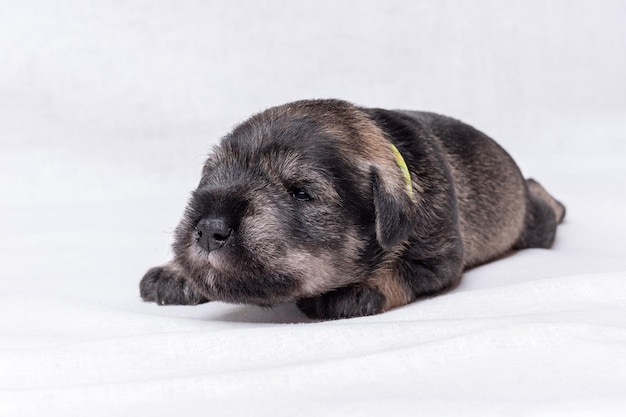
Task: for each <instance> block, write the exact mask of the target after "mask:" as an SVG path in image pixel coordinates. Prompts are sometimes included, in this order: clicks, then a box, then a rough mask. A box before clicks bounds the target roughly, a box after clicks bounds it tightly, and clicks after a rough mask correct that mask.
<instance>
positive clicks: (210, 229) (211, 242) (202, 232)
mask: <svg viewBox="0 0 626 417" xmlns="http://www.w3.org/2000/svg"><path fill="white" fill-rule="evenodd" d="M195 232H196V242H198V244H199V245H200V246H201V247H203V248H204V249H206V250H207V251H209V252H211V251H214V250H217V249H219V248H221V247H222V246H224V244H225V243H226V242H227V241H228V240H229V239H231V238H232V236H233V228H232V227H231V226H230V225H229V224H228V223H227V222H226V220H224V219H220V218H206V219H202V220H200V221H199V222H198V224H197V225H196V228H195Z"/></svg>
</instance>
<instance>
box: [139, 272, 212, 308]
mask: <svg viewBox="0 0 626 417" xmlns="http://www.w3.org/2000/svg"><path fill="white" fill-rule="evenodd" d="M139 293H140V295H141V298H143V300H144V301H154V302H156V303H157V304H161V305H166V304H181V305H194V304H201V303H206V302H207V301H210V300H209V299H207V298H206V297H205V296H204V295H202V294H201V293H200V292H199V291H198V290H197V289H196V288H195V287H194V286H193V285H191V283H190V282H189V280H188V279H187V277H186V276H185V274H184V272H183V271H182V268H181V267H180V266H178V265H177V264H176V263H175V262H169V263H167V264H165V265H163V266H155V267H154V268H151V269H150V270H149V271H148V272H146V274H145V275H144V276H143V278H142V279H141V282H140V283H139Z"/></svg>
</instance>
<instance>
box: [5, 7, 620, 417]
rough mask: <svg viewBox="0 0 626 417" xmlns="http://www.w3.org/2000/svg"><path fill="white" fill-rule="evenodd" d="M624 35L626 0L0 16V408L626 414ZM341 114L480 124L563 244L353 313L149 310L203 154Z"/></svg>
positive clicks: (54, 10) (48, 10)
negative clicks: (146, 281)
mask: <svg viewBox="0 0 626 417" xmlns="http://www.w3.org/2000/svg"><path fill="white" fill-rule="evenodd" d="M625 22H626V2H624V1H617V0H615V1H609V0H602V1H591V0H589V1H487V0H484V1H461V0H458V1H229V2H226V1H222V2H217V1H215V2H202V1H192V0H182V1H135V2H130V1H91V2H82V1H45V0H40V1H28V0H26V1H11V0H2V1H0V196H1V200H0V236H1V237H0V253H1V256H2V270H1V271H0V297H1V298H2V299H1V302H0V317H2V319H1V320H0V349H1V350H0V411H1V410H3V407H4V408H6V410H7V411H8V412H10V414H7V415H38V416H39V415H45V414H46V413H48V414H51V415H64V416H66V415H89V414H93V415H122V414H124V413H134V415H137V413H139V414H142V413H145V414H146V415H147V414H150V415H159V414H163V415H166V414H170V413H172V412H174V411H176V412H178V411H180V410H181V409H184V410H186V411H187V412H189V413H190V414H192V415H195V414H201V413H211V412H219V411H221V412H222V413H226V412H227V411H239V412H242V413H243V412H250V411H252V410H254V412H255V413H256V414H263V413H265V412H267V413H274V414H276V413H278V414H281V413H282V414H292V413H293V412H295V411H297V412H298V413H299V415H309V414H311V415H312V414H316V413H317V412H320V413H323V414H324V415H332V414H337V415H345V414H350V413H358V414H361V415H363V414H366V415H367V414H370V413H371V414H380V413H381V412H389V411H394V410H395V411H398V412H407V413H409V414H414V412H416V411H415V410H421V411H423V412H425V413H426V414H428V413H429V412H430V413H431V415H432V413H436V414H438V415H444V414H456V413H462V414H463V415H471V414H472V412H474V413H476V414H477V415H487V414H490V413H491V414H501V413H506V414H511V413H512V412H520V413H522V414H535V415H542V414H546V415H556V414H558V413H566V412H567V413H570V414H569V415H572V414H571V413H572V412H576V411H578V412H580V413H582V414H590V415H601V414H607V415H610V414H614V415H620V413H622V412H624V410H626V409H625V406H626V402H625V400H624V398H623V397H624V395H623V393H624V392H626V364H625V359H624V358H625V355H624V352H625V351H626V332H625V331H624V329H625V328H626V322H625V321H626V318H625V317H626V307H625V304H626V284H625V280H626V272H625V271H626V261H625V260H624V258H625V257H626V250H625V249H624V243H623V235H624V232H626V220H624V216H623V213H624V212H625V211H626V199H625V197H624V191H626V187H625V186H624V185H625V180H624V178H626V168H625V167H624V165H625V164H624V158H625V157H626V145H625V143H626V75H625V74H626V24H625ZM325 97H336V98H343V99H347V100H350V101H353V102H355V103H357V104H360V105H365V106H377V107H388V108H406V109H416V110H430V111H435V112H440V113H444V114H448V115H451V116H454V117H456V118H460V119H462V120H464V121H466V122H468V123H470V124H472V125H474V126H476V127H477V128H479V129H481V130H483V131H485V132H486V133H488V134H489V135H491V136H492V137H494V138H495V139H496V140H497V141H498V142H500V143H501V144H502V145H503V146H504V147H505V148H506V149H507V150H508V151H509V152H510V153H511V154H512V155H513V156H514V158H515V159H516V160H517V161H518V163H519V164H520V166H521V168H522V170H523V171H524V173H525V174H526V175H528V176H533V177H535V178H537V179H538V180H540V181H541V182H542V183H543V184H544V185H545V186H546V188H548V190H550V191H551V192H553V193H554V194H555V195H556V196H557V197H559V198H560V199H562V200H563V201H564V203H565V204H566V205H567V207H568V219H567V222H566V224H564V225H563V226H561V229H560V231H559V236H558V238H557V242H556V245H555V248H554V249H553V250H552V251H525V252H521V253H518V254H516V255H514V256H512V257H509V258H507V259H504V260H502V261H499V262H497V263H494V264H490V265H487V266H484V267H481V268H477V269H475V270H472V271H470V272H469V273H467V274H466V277H465V279H464V281H463V283H462V284H461V286H460V287H459V288H458V289H457V290H455V291H454V292H452V293H450V294H448V295H445V296H442V297H438V298H435V299H433V300H427V301H423V302H420V303H416V304H414V305H411V306H408V307H405V308H402V309H398V310H395V311H392V312H390V313H387V314H385V315H382V316H378V317H372V318H363V319H357V320H348V321H341V322H334V323H309V324H298V325H286V324H280V323H281V322H299V321H304V318H303V316H301V315H300V314H299V313H298V312H297V311H296V310H295V308H293V306H280V307H277V308H276V309H274V310H262V309H258V308H256V307H243V306H227V305H225V304H221V303H210V304H207V305H203V306H198V307H158V306H156V305H150V304H144V303H142V302H141V301H140V299H139V297H138V282H139V279H140V278H141V276H142V274H143V272H144V271H145V270H146V269H147V268H148V267H150V266H152V265H156V264H159V263H162V262H163V261H165V260H166V259H167V257H168V256H169V250H168V244H169V243H170V239H171V231H172V230H173V228H174V227H175V225H176V223H177V221H178V219H179V217H180V215H181V213H182V210H183V207H184V205H185V201H186V199H187V196H188V193H189V191H190V190H191V189H192V188H193V187H194V186H195V184H196V181H197V180H198V174H199V171H200V166H201V164H202V162H203V160H204V157H205V155H206V154H207V153H208V152H209V150H210V148H211V146H212V145H213V144H215V143H216V142H217V141H218V140H219V138H220V137H221V136H222V135H224V134H225V133H227V132H228V131H229V130H230V129H231V128H232V127H233V126H234V125H235V124H236V123H238V122H239V121H241V120H243V119H245V118H246V117H248V116H249V115H251V114H252V113H254V112H257V111H260V110H262V109H263V108H265V107H268V106H271V105H277V104H281V103H284V102H287V101H290V100H296V99H302V98H325ZM181 407H182V408H181Z"/></svg>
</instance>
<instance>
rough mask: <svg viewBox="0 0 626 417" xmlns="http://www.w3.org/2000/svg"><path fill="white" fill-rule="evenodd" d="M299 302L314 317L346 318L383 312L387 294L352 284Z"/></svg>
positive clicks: (301, 307)
mask: <svg viewBox="0 0 626 417" xmlns="http://www.w3.org/2000/svg"><path fill="white" fill-rule="evenodd" d="M297 304H298V308H300V310H302V312H304V314H306V315H307V316H308V317H309V318H312V319H322V320H332V319H344V318H350V317H361V316H371V315H374V314H379V313H382V311H383V306H384V304H385V296H384V295H383V294H381V293H380V292H379V291H378V290H376V289H374V288H370V287H367V286H365V285H352V286H349V287H345V288H339V289H337V290H335V291H331V292H329V293H326V294H322V295H320V296H318V297H312V298H303V299H301V300H298V303H297Z"/></svg>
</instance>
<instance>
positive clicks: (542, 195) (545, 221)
mask: <svg viewBox="0 0 626 417" xmlns="http://www.w3.org/2000/svg"><path fill="white" fill-rule="evenodd" d="M526 186H527V188H528V201H527V204H528V206H527V211H526V219H525V229H524V231H523V232H522V234H521V236H520V238H519V239H518V241H517V243H516V244H515V246H514V249H525V248H550V247H551V246H552V244H553V243H554V238H555V236H556V227H557V225H558V224H559V223H561V222H562V221H563V219H564V218H565V206H564V205H563V204H561V203H560V202H559V201H557V200H556V199H554V197H552V196H551V195H550V194H549V193H548V192H547V191H546V190H545V188H543V187H542V186H541V184H539V183H538V182H537V181H535V180H533V179H528V180H526Z"/></svg>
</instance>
